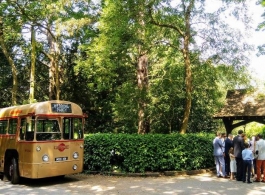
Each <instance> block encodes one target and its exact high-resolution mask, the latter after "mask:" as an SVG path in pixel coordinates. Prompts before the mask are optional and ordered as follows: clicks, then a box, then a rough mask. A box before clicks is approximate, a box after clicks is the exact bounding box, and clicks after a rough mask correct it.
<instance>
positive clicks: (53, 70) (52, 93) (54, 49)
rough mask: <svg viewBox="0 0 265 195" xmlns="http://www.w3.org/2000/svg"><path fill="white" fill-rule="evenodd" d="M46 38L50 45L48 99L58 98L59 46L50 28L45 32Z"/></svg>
mask: <svg viewBox="0 0 265 195" xmlns="http://www.w3.org/2000/svg"><path fill="white" fill-rule="evenodd" d="M47 39H48V43H49V46H50V52H49V58H50V65H49V99H50V100H53V99H56V100H59V99H60V78H59V65H58V56H59V52H60V50H59V46H58V43H57V42H56V40H55V37H53V36H52V35H51V30H50V31H48V32H47Z"/></svg>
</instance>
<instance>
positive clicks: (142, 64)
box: [137, 54, 150, 134]
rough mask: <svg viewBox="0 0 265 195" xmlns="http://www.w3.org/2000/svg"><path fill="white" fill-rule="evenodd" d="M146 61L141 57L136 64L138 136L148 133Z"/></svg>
mask: <svg viewBox="0 0 265 195" xmlns="http://www.w3.org/2000/svg"><path fill="white" fill-rule="evenodd" d="M147 66H148V59H147V56H146V55H145V54H144V55H141V56H140V57H139V59H138V64H137V84H138V88H139V90H140V98H139V100H138V134H145V133H148V132H150V125H149V123H150V122H149V120H148V119H147V117H146V116H145V110H146V93H147V89H148V67H147Z"/></svg>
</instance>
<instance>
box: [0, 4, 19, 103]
mask: <svg viewBox="0 0 265 195" xmlns="http://www.w3.org/2000/svg"><path fill="white" fill-rule="evenodd" d="M0 4H1V9H0V45H1V48H2V51H3V53H4V55H5V57H6V59H7V61H8V63H9V65H10V66H11V70H12V78H13V82H12V84H13V88H12V99H11V102H12V105H16V104H17V88H18V82H17V74H18V73H17V68H16V65H15V62H14V59H13V58H12V55H11V53H10V52H9V48H8V46H7V45H8V44H7V42H6V39H7V38H6V37H5V36H7V35H6V34H5V33H4V32H5V31H6V29H5V27H4V25H5V23H4V13H3V12H4V8H5V7H6V6H5V5H3V4H4V3H3V2H2V0H1V1H0Z"/></svg>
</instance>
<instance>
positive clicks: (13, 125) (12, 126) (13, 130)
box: [8, 119, 17, 134]
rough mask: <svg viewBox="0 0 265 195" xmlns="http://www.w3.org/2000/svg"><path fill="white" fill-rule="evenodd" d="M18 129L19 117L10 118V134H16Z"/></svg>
mask: <svg viewBox="0 0 265 195" xmlns="http://www.w3.org/2000/svg"><path fill="white" fill-rule="evenodd" d="M16 131H17V119H9V128H8V134H16Z"/></svg>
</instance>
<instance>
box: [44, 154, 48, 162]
mask: <svg viewBox="0 0 265 195" xmlns="http://www.w3.org/2000/svg"><path fill="white" fill-rule="evenodd" d="M42 160H43V161H44V162H48V161H49V156H48V155H47V154H44V155H43V156H42Z"/></svg>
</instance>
